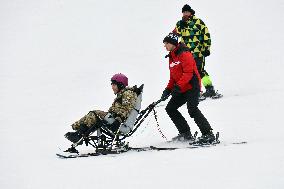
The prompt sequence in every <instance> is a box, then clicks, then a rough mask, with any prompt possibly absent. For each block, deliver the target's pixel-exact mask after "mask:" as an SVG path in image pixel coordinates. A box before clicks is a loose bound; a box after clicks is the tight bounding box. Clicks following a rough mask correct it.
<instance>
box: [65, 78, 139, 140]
mask: <svg viewBox="0 0 284 189" xmlns="http://www.w3.org/2000/svg"><path fill="white" fill-rule="evenodd" d="M111 87H112V90H113V92H114V94H115V95H116V98H115V99H114V102H113V103H112V105H111V107H110V108H109V110H108V112H104V111H101V110H93V111H90V112H89V113H88V114H87V115H85V116H84V117H82V118H81V119H80V120H79V121H76V122H75V123H73V124H72V125H71V127H72V129H73V130H75V132H68V133H66V134H65V137H66V138H67V139H68V140H69V141H71V142H73V143H75V142H78V141H79V140H80V139H81V138H82V136H83V135H84V134H87V133H88V130H89V129H90V128H91V127H94V126H96V124H97V123H98V120H97V119H98V118H97V116H98V117H99V118H100V119H104V118H105V117H106V116H107V117H108V118H109V117H112V118H114V122H113V123H112V124H110V125H109V129H110V130H112V131H113V132H116V131H117V130H118V129H119V127H120V124H121V123H123V122H124V121H125V120H126V119H127V117H128V116H129V114H130V112H131V110H132V109H133V108H134V106H135V102H136V100H137V94H136V92H135V91H136V90H137V88H136V87H128V78H127V77H126V76H125V75H124V74H121V73H119V74H115V75H114V76H113V77H112V78H111Z"/></svg>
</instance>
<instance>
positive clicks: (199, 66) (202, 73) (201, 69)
mask: <svg viewBox="0 0 284 189" xmlns="http://www.w3.org/2000/svg"><path fill="white" fill-rule="evenodd" d="M194 60H195V62H196V66H197V69H198V72H199V75H200V77H201V78H203V77H204V76H206V75H209V74H208V72H207V71H206V70H205V68H204V67H205V57H197V58H194Z"/></svg>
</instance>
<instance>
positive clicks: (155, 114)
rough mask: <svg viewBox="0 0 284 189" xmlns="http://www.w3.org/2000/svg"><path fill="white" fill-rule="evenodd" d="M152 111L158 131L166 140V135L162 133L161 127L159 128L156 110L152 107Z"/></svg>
mask: <svg viewBox="0 0 284 189" xmlns="http://www.w3.org/2000/svg"><path fill="white" fill-rule="evenodd" d="M153 113H154V117H155V120H156V122H157V128H158V131H159V133H160V134H161V135H162V137H163V138H164V139H166V140H168V139H167V137H166V136H165V135H164V134H163V132H162V131H161V129H160V125H159V122H158V116H157V112H156V110H155V109H154V108H153Z"/></svg>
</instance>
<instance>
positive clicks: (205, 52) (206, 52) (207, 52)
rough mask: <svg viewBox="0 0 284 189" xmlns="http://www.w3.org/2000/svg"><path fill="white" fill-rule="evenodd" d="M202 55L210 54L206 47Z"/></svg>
mask: <svg viewBox="0 0 284 189" xmlns="http://www.w3.org/2000/svg"><path fill="white" fill-rule="evenodd" d="M202 54H203V56H205V57H207V56H209V55H210V51H209V50H208V49H206V50H205V51H204V52H203V53H202Z"/></svg>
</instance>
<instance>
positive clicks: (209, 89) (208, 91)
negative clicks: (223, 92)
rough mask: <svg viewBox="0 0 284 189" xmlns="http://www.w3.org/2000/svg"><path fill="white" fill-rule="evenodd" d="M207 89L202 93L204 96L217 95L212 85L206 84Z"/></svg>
mask: <svg viewBox="0 0 284 189" xmlns="http://www.w3.org/2000/svg"><path fill="white" fill-rule="evenodd" d="M205 89H206V91H205V93H203V94H202V96H204V97H206V98H207V97H212V96H216V91H215V89H214V87H213V86H212V85H211V86H206V87H205Z"/></svg>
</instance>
